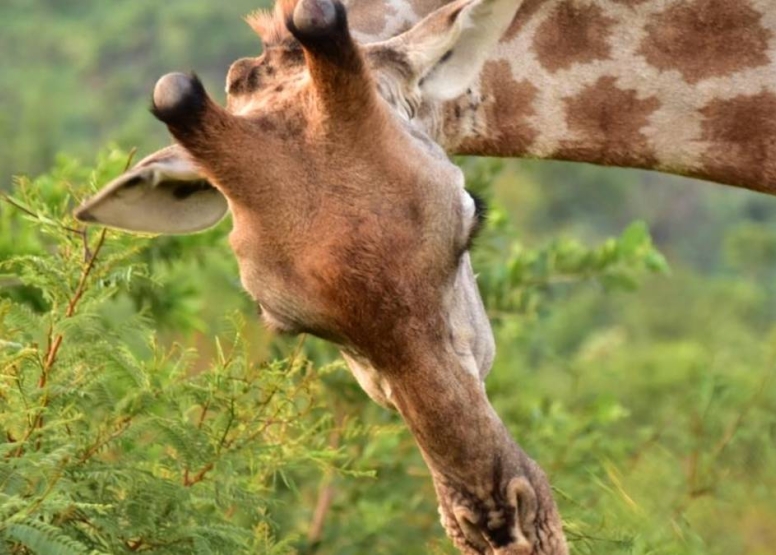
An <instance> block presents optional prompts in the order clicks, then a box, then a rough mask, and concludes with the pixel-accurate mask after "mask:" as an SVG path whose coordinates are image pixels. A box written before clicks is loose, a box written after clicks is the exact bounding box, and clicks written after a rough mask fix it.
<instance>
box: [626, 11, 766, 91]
mask: <svg viewBox="0 0 776 555" xmlns="http://www.w3.org/2000/svg"><path fill="white" fill-rule="evenodd" d="M761 19H762V14H760V13H759V12H757V11H755V10H754V9H753V8H752V6H751V4H750V3H749V2H748V1H747V0H735V1H733V0H696V1H695V2H691V3H686V2H680V3H678V4H676V5H675V6H673V7H671V8H668V9H667V10H665V11H664V12H662V13H659V14H657V15H655V16H654V18H653V19H652V21H650V22H649V23H647V25H646V27H645V29H646V31H647V36H646V37H645V39H644V42H643V44H642V46H641V54H643V56H644V58H646V60H647V62H649V63H650V64H652V65H653V66H655V67H656V68H658V69H660V70H663V71H670V70H677V71H679V72H680V73H681V74H682V77H683V78H684V80H685V81H687V82H688V83H690V84H694V83H697V82H699V81H702V80H703V79H708V78H710V77H722V76H725V75H731V74H734V73H737V72H739V71H742V70H744V69H748V68H754V67H760V66H764V65H767V64H768V63H769V62H770V59H769V57H768V41H769V40H770V38H771V35H772V34H771V32H770V31H768V30H767V29H765V28H764V27H763V26H762V24H761Z"/></svg>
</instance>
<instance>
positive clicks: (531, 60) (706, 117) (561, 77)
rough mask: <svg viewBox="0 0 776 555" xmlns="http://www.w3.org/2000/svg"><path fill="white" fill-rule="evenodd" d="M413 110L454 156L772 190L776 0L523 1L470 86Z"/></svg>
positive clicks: (385, 4)
mask: <svg viewBox="0 0 776 555" xmlns="http://www.w3.org/2000/svg"><path fill="white" fill-rule="evenodd" d="M443 3H445V2H444V0H441V1H440V0H414V1H410V2H407V1H405V0H352V6H351V7H350V9H351V10H352V11H354V14H355V16H356V17H355V21H354V25H355V27H356V29H357V30H359V31H360V32H361V33H362V39H366V40H370V39H371V40H377V39H380V38H384V37H386V36H390V35H394V34H396V33H398V32H401V31H403V30H404V29H406V28H407V27H408V26H409V25H411V24H412V23H414V22H415V21H417V20H418V19H419V18H420V17H422V16H423V15H425V14H426V13H428V12H429V11H431V10H433V9H435V8H436V7H438V6H439V5H441V4H443ZM378 5H379V7H378ZM378 14H379V15H378ZM419 118H420V121H421V123H422V124H423V125H424V126H425V127H426V129H427V131H428V132H429V133H430V134H431V135H432V136H433V137H434V138H435V139H436V140H437V141H438V142H440V144H442V145H443V146H444V147H445V149H446V150H447V151H448V152H450V153H453V154H473V155H484V156H504V157H531V158H543V159H556V160H570V161H577V162H589V163H594V164H601V165H606V166H623V167H634V168H644V169H652V170H659V171H663V172H668V173H674V174H681V175H688V176H693V177H698V178H701V179H706V180H710V181H717V182H720V183H726V184H729V185H735V186H740V187H745V188H748V189H753V190H757V191H762V192H767V193H776V2H773V0H523V1H522V5H521V6H520V8H519V9H518V12H517V15H516V17H515V19H514V21H513V22H512V25H511V26H510V28H509V29H508V30H507V32H506V33H505V35H504V37H502V39H501V42H500V44H499V46H498V48H497V49H496V50H495V51H494V53H493V54H492V56H491V57H490V59H489V60H488V62H487V63H486V64H485V66H484V68H483V70H482V72H481V74H480V77H479V80H478V82H477V83H476V84H475V85H474V86H473V87H472V89H471V91H470V92H469V93H468V94H467V95H464V96H463V97H461V98H458V99H456V100H454V101H451V102H448V103H446V104H444V105H428V106H424V107H423V110H422V111H421V112H420V115H419Z"/></svg>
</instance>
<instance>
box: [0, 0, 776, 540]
mask: <svg viewBox="0 0 776 555" xmlns="http://www.w3.org/2000/svg"><path fill="white" fill-rule="evenodd" d="M258 7H262V6H261V5H258V3H257V0H233V1H231V2H221V3H216V2H206V1H204V0H188V1H185V2H184V1H178V0H168V1H167V2H157V1H152V0H135V1H133V2H105V1H97V0H77V1H76V0H73V1H68V0H3V2H2V4H1V5H0V190H2V191H6V192H11V191H13V192H12V194H14V195H17V197H19V196H21V198H27V197H26V196H25V195H27V194H32V196H35V194H33V193H24V192H22V193H17V192H16V191H18V190H22V191H24V190H27V191H29V189H23V188H22V189H20V187H23V186H24V184H23V181H24V180H23V179H22V180H19V179H18V178H15V177H14V176H29V177H30V178H35V177H36V176H39V175H43V174H47V175H48V177H47V178H42V179H40V180H38V181H37V183H38V186H41V187H45V186H47V185H46V184H51V187H52V191H55V192H54V193H52V196H51V198H50V199H48V200H46V198H44V199H43V201H46V202H48V204H49V206H53V207H55V208H52V210H54V213H55V214H57V213H58V214H60V215H62V217H66V216H65V214H67V211H68V210H69V206H71V205H72V203H73V202H74V201H73V200H68V201H66V202H65V203H64V204H62V202H61V201H62V199H64V198H65V197H66V195H65V193H64V192H62V191H65V190H67V191H68V192H69V193H68V194H71V193H72V188H70V185H67V186H65V185H61V184H62V183H66V184H69V183H84V184H89V183H90V180H91V181H93V180H94V177H93V176H94V173H93V172H92V171H91V168H93V167H95V165H97V167H101V168H103V169H102V170H101V171H103V172H107V173H106V174H104V175H103V177H102V178H100V179H97V181H100V182H99V183H97V182H93V183H91V184H89V185H84V186H83V187H92V188H93V187H94V186H99V185H101V184H102V183H104V181H101V179H107V176H108V175H109V174H110V173H111V172H113V173H115V172H116V171H120V169H121V165H122V161H123V160H124V158H123V157H122V156H125V154H123V155H120V154H117V152H118V151H117V150H116V149H120V150H121V151H123V152H124V153H126V152H127V151H129V150H130V149H132V148H137V149H138V156H139V157H141V156H142V155H145V154H147V153H149V152H151V151H153V150H155V149H157V148H159V147H161V146H164V145H166V144H167V143H168V141H169V139H168V137H167V133H166V130H165V129H164V128H163V126H162V125H160V124H159V123H158V122H156V121H155V120H154V118H153V117H152V116H151V115H150V114H149V113H148V106H149V97H150V92H151V90H152V88H153V85H154V83H155V81H156V79H157V78H158V77H159V76H161V75H162V74H164V73H166V72H169V71H174V70H179V71H189V70H195V71H196V72H197V73H198V74H199V75H200V76H201V78H202V79H203V81H204V83H205V85H206V87H207V88H208V90H209V91H212V93H213V94H215V95H216V96H217V97H218V98H219V99H223V94H222V93H220V91H222V90H223V80H224V77H225V74H226V71H227V69H228V67H229V65H230V63H231V62H232V61H234V60H235V59H237V58H240V57H243V56H248V55H257V54H258V53H259V52H260V50H261V44H260V42H259V40H258V38H257V37H256V36H255V35H254V34H253V33H252V32H251V30H250V29H249V27H248V26H247V25H245V24H244V23H242V21H241V18H242V17H243V16H244V15H246V14H247V13H249V12H251V11H252V10H254V9H256V8H258ZM111 149H113V150H111ZM99 153H102V154H100V155H99V156H100V158H99V160H98V154H99ZM96 160H98V161H97V162H95V161H96ZM460 163H461V164H462V166H463V167H464V168H465V170H466V171H467V175H468V178H469V183H470V184H471V186H472V187H473V188H475V189H477V190H478V191H480V192H481V193H482V194H484V195H485V196H486V197H487V198H488V199H489V201H490V204H491V206H492V213H491V220H490V224H489V228H488V230H487V232H486V233H485V235H484V237H482V238H481V239H480V240H479V242H478V244H477V246H476V250H475V256H474V258H475V263H476V268H475V270H476V271H478V272H479V273H480V275H481V278H480V279H481V284H482V287H483V295H484V297H485V299H486V301H487V305H488V310H489V313H490V315H491V317H492V319H493V322H494V331H495V333H496V336H497V341H498V356H497V361H496V364H495V367H494V370H493V372H492V374H491V376H490V377H489V379H488V390H489V394H490V396H491V398H492V400H493V403H494V405H495V407H496V409H497V411H498V412H499V414H500V415H501V416H502V418H504V420H505V422H506V423H507V425H508V427H509V428H510V431H511V432H512V434H513V436H514V437H515V438H516V439H517V440H518V441H519V442H520V443H521V445H522V446H523V448H524V449H525V450H526V451H527V452H528V453H529V454H530V455H531V456H532V457H534V458H535V459H536V460H537V461H538V462H539V463H540V464H541V466H542V467H543V468H544V469H545V470H546V471H547V473H548V475H549V477H550V479H551V482H552V483H553V485H554V487H555V488H556V496H557V498H558V502H559V504H560V506H561V513H562V514H563V515H564V518H565V519H566V520H567V525H568V532H569V538H570V540H571V541H572V547H573V552H574V553H599V554H600V553H643V554H646V553H682V554H684V553H687V554H708V553H715V554H717V553H718V554H725V555H731V554H741V555H744V554H746V555H757V554H761V555H766V554H768V555H770V554H772V553H773V545H776V528H775V527H774V526H773V523H774V522H776V472H774V470H773V469H774V468H776V385H775V384H774V380H773V377H774V356H776V326H775V325H774V323H775V322H776V319H775V318H774V316H776V279H774V278H776V198H773V197H768V196H765V195H760V194H756V193H752V192H747V191H739V190H735V189H732V188H728V187H724V186H721V185H716V184H710V183H703V182H699V181H693V180H689V179H684V178H679V177H673V176H667V175H662V174H657V173H649V172H643V171H634V170H622V169H612V168H608V169H607V168H599V167H593V166H587V165H575V164H567V163H560V162H535V161H519V160H508V161H497V160H473V159H462V160H460ZM106 168H108V169H106ZM101 175H102V174H101ZM15 182H16V183H17V185H16V186H14V183H15ZM32 183H33V184H34V183H35V182H34V181H33V182H32ZM29 185H30V183H28V184H27V187H29ZM15 187H16V188H15ZM63 187H64V188H63ZM60 189H61V190H60ZM57 191H59V192H57ZM36 194H38V193H36ZM79 194H80V195H83V194H86V192H85V189H83V188H82V189H80V193H78V194H75V196H76V198H78V196H79ZM38 195H40V194H38ZM43 196H44V197H45V195H43ZM47 198H48V197H47ZM51 199H54V200H51ZM33 200H34V199H33ZM30 202H33V201H32V200H30ZM67 203H70V204H67ZM1 210H2V211H3V212H2V218H1V219H0V221H2V222H3V223H2V227H1V228H0V233H2V235H0V260H3V259H10V257H12V256H14V255H18V254H19V253H25V252H27V253H29V252H46V251H47V250H49V251H50V250H51V249H50V248H49V246H47V245H49V243H47V241H48V239H45V238H40V237H39V236H38V235H37V233H38V232H37V230H36V227H35V222H34V221H30V220H29V218H27V219H26V220H22V219H21V218H19V214H18V210H15V209H14V208H13V207H9V206H8V205H4V206H3V207H2V208H1ZM56 210H59V212H56ZM635 221H640V222H643V224H638V223H636V224H633V222H635ZM646 230H648V232H649V234H647V233H646ZM227 232H228V222H227V223H225V224H223V225H222V226H220V228H219V229H217V230H216V231H214V232H211V233H208V234H204V235H199V236H194V237H190V238H157V239H147V238H146V239H132V240H133V241H135V243H133V244H134V245H135V247H133V248H135V249H136V250H137V256H138V257H139V260H140V261H141V262H142V264H143V265H144V266H145V267H146V268H148V271H149V273H150V274H151V277H152V279H150V280H146V281H141V282H139V283H134V284H133V285H131V286H128V287H127V288H126V289H124V290H122V291H120V292H118V293H116V294H115V295H114V296H113V297H112V298H111V299H110V300H108V301H106V302H107V303H109V304H108V305H104V306H109V307H110V310H109V311H108V312H109V313H110V316H109V319H110V318H112V319H115V320H117V321H118V320H121V319H124V318H129V317H130V315H134V314H142V315H143V318H144V319H145V320H144V321H145V322H146V323H147V324H148V325H149V326H150V327H151V328H153V329H154V330H157V333H158V341H159V342H160V344H162V345H173V344H180V345H183V346H185V347H190V348H194V349H196V353H197V354H196V356H194V357H193V358H192V360H191V361H190V367H189V371H190V373H192V374H196V373H197V372H200V371H201V370H205V369H208V368H210V365H211V362H210V361H211V359H212V357H213V356H215V353H216V352H217V346H216V344H215V343H214V341H213V338H214V337H215V336H216V335H218V334H219V333H222V332H223V331H224V330H225V329H231V327H230V326H232V324H227V323H225V321H224V315H225V314H227V313H231V312H237V313H245V314H246V317H245V320H244V321H243V322H242V323H241V324H240V328H241V330H242V333H244V334H245V335H246V336H247V337H248V339H249V341H250V343H251V346H250V347H249V352H250V357H252V358H254V359H255V360H260V361H263V360H267V361H269V360H273V359H275V358H283V357H288V356H290V355H291V354H292V353H294V352H296V350H298V349H299V348H300V344H299V343H298V341H296V340H294V341H289V340H283V339H278V338H275V337H271V336H270V335H269V334H268V333H267V332H265V331H264V330H263V329H262V327H261V325H260V323H259V322H258V319H257V318H255V317H254V313H255V309H254V308H253V306H252V303H250V302H249V301H248V300H247V299H246V296H245V294H244V293H243V292H242V291H241V289H240V286H239V283H238V280H237V273H236V269H235V264H234V262H233V260H231V257H228V256H226V254H227V252H228V246H227V245H226V241H225V235H226V233H227ZM111 235H114V234H113V233H111ZM115 235H118V234H115ZM650 237H651V240H650ZM124 240H125V239H120V241H124ZM129 240H130V239H126V241H129ZM653 247H654V248H653ZM0 285H2V289H0V298H5V299H6V300H8V299H10V300H12V301H13V302H14V303H22V304H24V305H25V306H27V307H32V309H33V310H35V311H38V312H40V313H45V311H47V310H49V309H50V308H51V306H50V304H49V303H47V300H46V299H45V298H44V297H45V295H40V294H39V293H37V292H36V290H35V288H34V287H32V288H26V287H24V286H22V285H21V284H20V283H19V282H17V281H16V280H15V279H14V278H13V277H8V276H5V277H0ZM3 316H4V313H3V312H2V311H0V319H2V318H3ZM106 318H108V317H107V316H106ZM106 325H107V324H106ZM0 329H2V328H0ZM7 329H10V328H7ZM6 339H7V338H6ZM303 348H304V349H305V353H306V355H307V357H309V359H310V360H312V361H313V362H314V363H315V364H317V365H326V364H328V363H330V362H331V361H336V352H335V351H334V350H333V349H332V348H330V347H328V346H326V345H324V344H323V343H321V342H318V341H315V340H313V339H306V340H305V342H304V345H303ZM138 351H139V352H140V351H143V349H138ZM145 356H148V355H147V354H146V355H145ZM323 383H324V385H323V386H322V387H323V389H322V390H321V394H322V395H329V396H331V398H332V399H335V400H334V401H331V402H332V403H333V404H334V405H336V407H339V408H338V409H336V410H339V411H340V413H342V414H345V415H351V416H353V417H356V418H357V419H359V421H360V422H362V423H363V425H364V427H367V428H368V427H369V426H372V425H374V426H375V427H376V428H375V429H378V428H380V427H381V426H383V427H385V428H384V430H388V432H384V433H383V432H381V433H375V435H370V434H368V433H365V434H363V436H361V435H358V434H354V435H353V436H352V437H351V438H350V440H348V438H347V437H346V438H345V439H340V438H339V436H337V437H338V439H336V441H334V446H335V447H336V449H338V450H340V451H339V453H340V455H342V453H343V452H344V453H345V455H342V456H344V459H343V460H347V461H348V464H350V465H351V468H355V469H356V470H358V471H359V472H361V471H363V472H367V471H370V472H372V471H373V472H374V473H375V475H376V477H366V476H363V475H358V476H352V475H341V474H339V473H336V472H334V473H332V472H331V471H330V470H328V469H323V470H321V469H320V468H318V467H316V468H314V469H301V470H298V472H297V473H296V475H295V481H293V480H292V482H293V485H289V484H288V483H273V485H272V488H275V489H272V488H269V487H268V489H266V490H264V491H266V492H267V493H266V495H268V496H270V495H271V496H274V498H276V499H278V500H280V501H278V503H277V504H276V505H272V507H271V508H267V509H266V511H264V512H263V513H262V518H265V520H266V522H268V523H269V524H268V529H269V530H270V535H271V536H272V537H273V538H276V539H278V541H280V540H281V539H283V538H290V539H289V543H287V544H283V545H282V546H281V547H277V545H280V544H279V543H273V544H272V545H274V546H275V547H273V549H274V548H277V549H278V551H277V552H278V553H281V552H282V553H285V552H300V553H313V552H316V553H326V554H351V553H352V554H359V553H386V554H393V553H398V552H404V553H425V552H438V553H448V552H451V551H450V548H449V546H448V545H447V543H446V541H445V540H444V539H443V533H442V531H441V528H440V526H439V525H438V523H437V515H436V510H435V504H434V499H433V490H432V488H431V486H430V481H429V479H428V476H427V473H426V470H425V468H424V467H423V464H422V461H421V460H420V458H419V456H418V455H417V453H416V452H415V450H414V447H413V444H412V441H411V438H410V437H409V435H408V434H407V433H406V431H403V428H402V427H401V426H400V425H399V421H398V419H397V418H396V417H395V416H394V415H392V414H390V413H388V412H386V411H383V410H382V409H379V408H377V407H374V406H372V405H371V404H370V403H369V402H368V401H367V400H366V398H365V397H363V394H361V393H360V391H358V389H357V388H356V386H355V385H354V383H353V380H352V379H351V378H350V377H349V375H348V374H347V373H346V372H345V371H344V370H342V369H341V368H340V369H339V370H337V371H336V372H334V373H333V374H327V377H326V378H325V379H324V380H323ZM6 410H10V409H8V407H6ZM0 417H2V411H0ZM340 418H341V419H342V418H345V416H341V417H340ZM380 429H383V428H380ZM348 441H351V443H348ZM265 486H266V484H265ZM322 492H323V493H325V494H326V496H328V497H327V499H329V502H328V505H326V504H325V503H324V509H323V515H324V517H323V520H322V521H321V522H320V523H319V521H318V520H316V518H317V517H316V515H318V512H317V511H319V510H321V509H320V507H321V498H322V495H323V493H322ZM316 508H317V509H316ZM0 514H2V513H0ZM9 518H10V517H9ZM316 523H318V524H316ZM319 524H320V526H319ZM0 526H2V525H1V524H0ZM267 545H269V544H267ZM255 549H257V548H255ZM267 550H269V547H267ZM33 551H34V550H33ZM0 552H2V550H1V549H0ZM13 552H24V551H13ZM38 552H41V553H43V552H45V550H43V551H38ZM159 552H166V551H163V550H161V551H159Z"/></svg>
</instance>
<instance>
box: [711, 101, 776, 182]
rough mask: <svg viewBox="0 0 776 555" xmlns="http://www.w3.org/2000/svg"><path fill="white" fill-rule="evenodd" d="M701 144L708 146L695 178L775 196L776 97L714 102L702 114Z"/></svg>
mask: <svg viewBox="0 0 776 555" xmlns="http://www.w3.org/2000/svg"><path fill="white" fill-rule="evenodd" d="M701 114H702V115H703V116H704V117H705V118H706V119H705V120H704V121H703V124H702V125H703V126H702V130H703V134H702V136H701V138H702V140H704V141H708V142H710V143H711V146H710V147H709V148H708V150H707V151H706V153H705V154H704V157H703V162H704V165H705V169H704V170H702V171H701V172H699V174H698V176H699V177H703V178H705V179H709V178H711V179H714V180H715V181H722V182H725V183H729V184H731V185H736V186H739V187H746V188H747V189H754V190H756V191H762V192H767V193H771V194H773V193H774V192H776V94H774V93H766V92H764V93H760V94H757V95H753V96H737V97H735V98H732V99H730V100H714V101H712V102H710V103H709V104H708V105H707V106H706V107H705V108H703V109H702V110H701Z"/></svg>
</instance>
